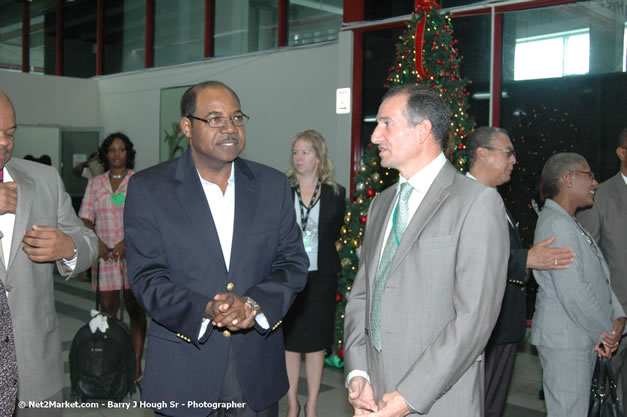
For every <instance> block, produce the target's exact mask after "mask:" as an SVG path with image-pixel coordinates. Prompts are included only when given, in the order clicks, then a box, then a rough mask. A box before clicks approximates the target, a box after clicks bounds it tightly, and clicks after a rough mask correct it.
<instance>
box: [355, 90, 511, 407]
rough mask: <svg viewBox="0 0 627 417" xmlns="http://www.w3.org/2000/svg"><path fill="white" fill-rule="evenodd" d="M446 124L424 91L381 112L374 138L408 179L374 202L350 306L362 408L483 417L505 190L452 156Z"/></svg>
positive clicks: (503, 259) (390, 97) (394, 93)
mask: <svg viewBox="0 0 627 417" xmlns="http://www.w3.org/2000/svg"><path fill="white" fill-rule="evenodd" d="M449 124H450V119H449V109H448V107H447V106H446V104H445V103H444V102H443V101H442V99H441V98H440V96H439V95H437V94H436V93H434V92H432V91H431V90H426V89H422V88H419V87H417V86H401V87H397V88H395V89H392V90H390V91H388V93H387V94H386V95H385V96H384V98H383V102H382V104H381V106H380V107H379V112H378V114H377V127H376V129H375V131H374V133H373V134H372V142H373V143H374V144H376V145H378V146H379V155H380V156H381V164H382V165H383V166H385V167H390V168H395V169H398V170H399V171H400V174H401V178H400V180H399V185H398V186H394V187H390V188H389V189H387V190H385V191H384V192H382V193H381V194H380V195H378V196H377V197H376V198H375V199H374V200H373V202H372V204H371V206H370V210H369V213H368V220H367V224H366V233H365V237H364V242H363V245H362V250H361V255H360V265H359V271H358V273H357V277H356V278H355V282H354V284H353V288H352V290H351V293H350V295H349V298H348V304H347V306H346V316H345V317H346V321H345V359H346V365H345V370H346V372H347V386H348V400H349V402H350V403H351V405H352V406H353V407H354V409H355V414H368V413H370V412H374V415H376V416H404V415H407V414H410V413H419V414H424V415H428V416H438V417H451V416H461V415H463V416H466V417H479V416H482V414H483V362H482V360H483V350H484V348H485V346H486V343H487V341H488V338H489V336H490V332H491V331H492V328H493V327H494V324H495V323H496V320H497V317H498V314H499V309H500V307H501V300H502V299H503V292H504V289H505V280H503V276H505V274H506V272H507V258H508V256H509V236H508V231H507V220H506V216H505V209H504V207H503V202H502V200H501V197H500V196H499V195H498V193H497V192H496V191H495V190H494V189H492V188H489V187H486V186H484V185H483V184H481V183H479V182H477V181H473V180H471V179H469V178H466V177H464V176H463V175H461V174H460V173H459V172H458V171H457V170H456V169H455V168H454V167H453V166H452V165H451V164H450V163H448V162H447V161H446V158H445V157H444V154H443V153H442V148H443V145H444V143H445V140H446V138H447V135H448V129H449Z"/></svg>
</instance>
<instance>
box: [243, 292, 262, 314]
mask: <svg viewBox="0 0 627 417" xmlns="http://www.w3.org/2000/svg"><path fill="white" fill-rule="evenodd" d="M244 299H245V300H246V304H248V305H250V308H252V309H253V310H254V311H257V312H259V311H261V307H259V304H257V302H256V301H255V300H253V299H252V298H250V297H248V296H246V297H244Z"/></svg>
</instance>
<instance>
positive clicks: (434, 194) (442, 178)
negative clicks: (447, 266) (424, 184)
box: [390, 163, 457, 274]
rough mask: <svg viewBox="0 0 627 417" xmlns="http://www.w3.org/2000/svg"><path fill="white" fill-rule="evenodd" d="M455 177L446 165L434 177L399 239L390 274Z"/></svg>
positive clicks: (419, 232) (435, 210) (446, 192)
mask: <svg viewBox="0 0 627 417" xmlns="http://www.w3.org/2000/svg"><path fill="white" fill-rule="evenodd" d="M455 175H457V172H456V171H455V168H453V167H452V166H451V165H450V164H448V163H446V164H445V165H444V166H443V167H442V169H441V170H440V172H439V173H438V175H437V176H436V177H435V180H434V181H433V184H431V187H429V190H428V191H427V194H425V196H424V198H423V200H422V202H421V203H420V206H419V207H418V209H417V210H416V213H415V214H414V216H413V217H412V219H411V220H410V222H409V224H408V225H407V229H406V230H405V234H404V235H403V238H402V239H401V243H400V245H399V247H398V250H397V251H396V255H395V256H394V260H393V261H392V265H391V266H390V274H392V273H393V272H394V270H395V269H396V268H397V267H398V265H399V264H400V263H401V261H402V260H403V259H404V258H405V256H406V255H407V253H408V252H409V249H410V248H411V247H412V246H413V244H414V242H415V241H416V240H418V238H419V237H420V234H421V233H422V230H423V229H424V227H425V226H426V225H427V223H429V220H430V219H431V217H433V215H434V214H435V213H436V212H437V211H438V208H439V207H440V205H441V204H442V202H443V201H444V200H446V198H447V197H448V196H449V194H450V190H449V187H450V186H451V185H452V184H453V179H454V178H455Z"/></svg>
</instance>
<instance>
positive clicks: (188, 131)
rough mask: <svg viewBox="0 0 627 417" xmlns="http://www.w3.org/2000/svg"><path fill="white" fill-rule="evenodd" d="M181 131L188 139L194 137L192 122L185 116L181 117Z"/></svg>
mask: <svg viewBox="0 0 627 417" xmlns="http://www.w3.org/2000/svg"><path fill="white" fill-rule="evenodd" d="M181 130H182V131H183V134H184V135H185V136H187V137H188V138H191V137H192V121H191V120H189V118H187V117H185V116H183V117H181Z"/></svg>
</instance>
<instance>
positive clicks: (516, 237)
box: [505, 207, 522, 248]
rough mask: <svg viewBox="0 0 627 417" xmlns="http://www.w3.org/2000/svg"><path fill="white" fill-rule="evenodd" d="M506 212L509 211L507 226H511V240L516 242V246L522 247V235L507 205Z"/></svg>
mask: <svg viewBox="0 0 627 417" xmlns="http://www.w3.org/2000/svg"><path fill="white" fill-rule="evenodd" d="M505 212H506V213H507V218H508V222H507V226H508V228H509V240H510V242H514V243H515V246H516V247H519V248H522V242H521V241H520V235H519V234H518V229H517V228H516V227H515V226H514V225H515V224H516V220H515V219H514V217H513V216H512V214H511V213H510V212H509V210H508V209H507V207H505ZM510 222H511V223H510ZM510 246H511V244H510Z"/></svg>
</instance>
